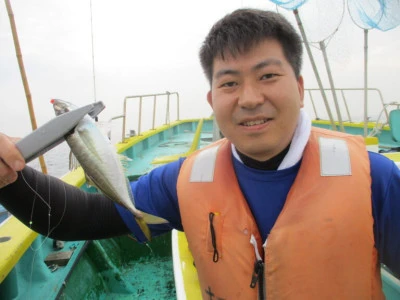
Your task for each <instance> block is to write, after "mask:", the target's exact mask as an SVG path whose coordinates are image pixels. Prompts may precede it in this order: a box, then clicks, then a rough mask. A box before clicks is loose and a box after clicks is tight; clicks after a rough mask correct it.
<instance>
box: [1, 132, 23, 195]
mask: <svg viewBox="0 0 400 300" xmlns="http://www.w3.org/2000/svg"><path fill="white" fill-rule="evenodd" d="M16 140H17V139H15V138H10V137H8V136H6V135H5V134H2V133H0V188H2V187H4V186H6V185H8V184H10V183H12V182H14V181H15V180H16V179H17V171H21V170H22V169H23V168H24V167H25V161H24V158H23V157H22V155H21V153H20V152H19V150H18V148H17V147H16V146H15V144H14V141H16Z"/></svg>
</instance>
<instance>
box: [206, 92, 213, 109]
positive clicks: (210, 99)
mask: <svg viewBox="0 0 400 300" xmlns="http://www.w3.org/2000/svg"><path fill="white" fill-rule="evenodd" d="M207 102H208V104H210V106H211V108H212V107H213V103H212V93H211V91H208V93H207Z"/></svg>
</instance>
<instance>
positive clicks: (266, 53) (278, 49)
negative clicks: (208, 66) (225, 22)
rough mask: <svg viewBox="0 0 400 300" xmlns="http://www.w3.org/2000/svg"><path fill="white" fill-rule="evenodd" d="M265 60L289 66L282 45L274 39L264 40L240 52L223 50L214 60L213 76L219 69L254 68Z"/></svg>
mask: <svg viewBox="0 0 400 300" xmlns="http://www.w3.org/2000/svg"><path fill="white" fill-rule="evenodd" d="M265 60H268V61H275V62H277V61H279V62H280V63H281V65H284V64H289V62H288V61H287V59H286V57H285V55H284V51H283V48H282V45H281V44H280V43H279V42H278V41H277V40H275V39H265V40H263V41H261V42H259V43H256V44H254V45H253V46H251V47H248V49H243V50H241V51H231V50H230V49H228V48H227V49H225V50H224V52H223V55H218V56H216V57H215V58H214V61H213V74H215V73H216V72H218V71H219V70H220V69H221V68H226V67H244V66H246V65H248V66H254V65H257V64H259V63H260V62H261V61H265Z"/></svg>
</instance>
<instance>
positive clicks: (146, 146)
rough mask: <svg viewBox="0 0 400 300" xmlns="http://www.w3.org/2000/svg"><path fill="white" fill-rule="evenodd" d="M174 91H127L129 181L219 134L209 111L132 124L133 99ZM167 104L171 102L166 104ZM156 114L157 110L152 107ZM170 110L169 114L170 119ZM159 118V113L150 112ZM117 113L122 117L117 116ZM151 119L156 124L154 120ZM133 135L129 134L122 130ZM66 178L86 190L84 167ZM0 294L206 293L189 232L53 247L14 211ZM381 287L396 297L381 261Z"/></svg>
mask: <svg viewBox="0 0 400 300" xmlns="http://www.w3.org/2000/svg"><path fill="white" fill-rule="evenodd" d="M163 97H164V98H165V97H167V99H168V100H167V101H168V102H169V101H170V100H171V99H172V98H173V97H175V99H176V101H177V102H179V94H178V93H167V94H150V95H138V96H133V97H126V98H125V99H124V113H123V114H122V115H121V116H119V117H118V118H122V121H123V122H122V124H123V125H122V127H123V128H124V129H123V131H122V132H123V134H122V135H121V142H119V143H118V144H116V149H117V151H118V152H119V153H121V154H123V155H125V156H128V157H129V158H130V159H131V162H130V165H129V167H128V168H127V176H128V177H129V179H130V180H137V179H138V178H139V177H140V176H142V175H143V174H146V173H148V172H149V171H150V170H151V169H153V168H155V167H157V166H159V165H160V164H164V163H168V162H170V161H174V160H176V159H178V158H179V157H185V156H187V155H189V154H190V153H191V152H193V151H195V150H197V149H199V148H203V147H205V146H207V145H208V144H210V143H211V142H213V141H214V140H217V139H219V138H220V133H219V130H218V126H217V125H216V123H215V121H214V119H213V117H212V116H210V117H207V118H202V119H186V120H179V105H177V113H176V115H177V116H178V119H176V120H174V121H169V122H166V123H165V124H162V125H160V126H157V127H152V128H150V129H149V130H145V131H143V132H142V130H141V125H140V124H138V125H137V129H136V130H137V131H136V130H135V131H133V130H130V129H128V128H127V125H126V124H128V122H127V121H128V120H127V119H128V118H132V119H135V120H141V119H142V112H141V111H139V116H138V117H137V118H133V117H132V116H129V115H128V114H127V111H126V103H127V102H128V101H131V100H133V101H139V103H140V102H141V101H144V99H146V98H152V99H153V98H154V99H155V100H154V101H155V102H154V103H155V105H154V107H155V106H156V102H157V101H158V99H159V98H163ZM167 107H168V105H167ZM153 112H154V111H153ZM168 115H169V112H168V111H167V112H166V116H167V117H166V120H168V119H169V118H168ZM153 116H154V114H153ZM115 119H117V118H115ZM154 122H155V121H154V119H153V122H152V124H154ZM126 131H128V132H129V134H128V135H126V134H125V132H126ZM62 180H64V181H65V182H67V183H69V184H72V185H74V186H77V187H80V188H82V189H84V190H86V191H89V192H96V189H95V188H94V187H91V186H88V185H87V184H86V182H85V176H84V173H83V170H82V169H81V168H78V169H76V170H73V171H71V172H69V173H67V174H66V175H65V176H63V177H62ZM0 253H2V255H1V257H0V298H1V299H27V298H30V299H132V298H141V299H201V292H200V285H199V282H198V278H197V272H196V268H195V266H194V264H193V257H192V255H191V252H190V250H189V248H188V244H187V240H186V236H185V234H184V232H178V231H176V230H174V231H172V232H171V233H170V234H166V235H163V236H161V237H157V238H155V239H154V240H153V241H151V242H149V243H148V244H140V243H137V242H136V241H134V240H133V238H132V237H131V236H121V237H116V238H111V239H104V240H94V241H76V242H64V246H63V248H62V249H60V250H54V248H53V240H52V239H50V238H48V237H46V236H43V235H39V234H37V233H35V232H33V231H32V230H30V229H29V228H28V227H26V226H25V225H23V224H22V223H20V222H19V221H18V220H17V219H16V218H14V217H13V216H9V217H8V218H7V219H6V220H5V221H4V222H3V223H1V225H0ZM381 272H382V281H383V290H384V292H385V294H386V297H387V299H389V300H391V299H399V297H400V280H399V279H398V278H396V277H395V276H394V275H393V274H392V273H391V272H390V271H389V270H388V269H387V268H386V267H385V266H382V269H381Z"/></svg>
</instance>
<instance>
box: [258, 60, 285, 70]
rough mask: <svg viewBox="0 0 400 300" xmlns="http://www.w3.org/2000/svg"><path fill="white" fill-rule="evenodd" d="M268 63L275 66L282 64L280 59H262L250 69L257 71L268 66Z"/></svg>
mask: <svg viewBox="0 0 400 300" xmlns="http://www.w3.org/2000/svg"><path fill="white" fill-rule="evenodd" d="M270 65H275V66H278V67H282V65H283V64H282V61H280V60H279V59H276V58H269V59H266V60H263V61H262V62H259V63H258V64H256V65H255V66H254V67H253V68H252V70H253V71H257V70H260V69H262V68H265V67H268V66H270Z"/></svg>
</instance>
